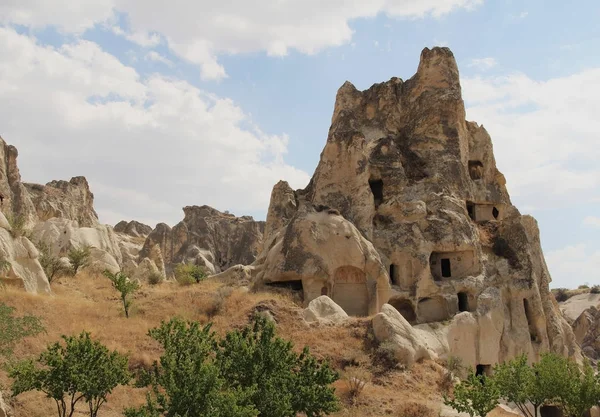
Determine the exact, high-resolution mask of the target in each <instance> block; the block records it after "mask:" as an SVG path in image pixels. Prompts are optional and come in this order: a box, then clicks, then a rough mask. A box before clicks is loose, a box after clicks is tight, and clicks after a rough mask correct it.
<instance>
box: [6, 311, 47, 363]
mask: <svg viewBox="0 0 600 417" xmlns="http://www.w3.org/2000/svg"><path fill="white" fill-rule="evenodd" d="M14 312H15V309H14V308H13V307H9V306H7V305H6V304H3V303H0V359H2V358H10V357H11V356H12V354H13V349H14V347H15V345H16V344H17V342H19V341H20V340H21V339H23V338H25V337H28V336H35V335H36V334H39V333H41V332H43V331H44V326H43V325H42V322H41V321H40V319H39V317H36V316H30V315H26V316H22V317H15V316H14Z"/></svg>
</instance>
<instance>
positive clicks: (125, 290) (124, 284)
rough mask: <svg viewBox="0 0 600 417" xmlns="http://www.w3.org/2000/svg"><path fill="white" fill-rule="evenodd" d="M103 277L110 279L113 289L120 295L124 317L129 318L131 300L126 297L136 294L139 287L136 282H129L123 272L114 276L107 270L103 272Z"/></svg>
mask: <svg viewBox="0 0 600 417" xmlns="http://www.w3.org/2000/svg"><path fill="white" fill-rule="evenodd" d="M104 276H105V277H107V278H108V279H110V281H111V282H112V284H113V288H114V289H115V290H117V291H119V293H120V294H121V302H122V303H123V309H124V310H125V317H126V318H129V307H131V300H130V299H129V298H128V296H129V295H130V294H133V293H134V292H136V291H137V290H138V289H139V288H140V286H139V285H138V283H137V282H134V281H131V280H130V279H129V277H128V276H127V275H125V274H124V273H123V272H117V273H116V274H113V273H112V272H110V271H109V270H105V271H104Z"/></svg>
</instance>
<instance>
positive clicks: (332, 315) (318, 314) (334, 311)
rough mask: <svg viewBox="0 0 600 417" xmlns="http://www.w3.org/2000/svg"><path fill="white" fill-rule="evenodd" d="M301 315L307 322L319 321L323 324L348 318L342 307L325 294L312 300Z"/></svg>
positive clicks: (336, 322) (339, 321)
mask: <svg viewBox="0 0 600 417" xmlns="http://www.w3.org/2000/svg"><path fill="white" fill-rule="evenodd" d="M302 316H303V317H304V320H306V321H307V322H309V323H314V322H319V323H323V324H339V323H342V322H343V321H344V320H346V319H347V318H348V314H347V313H346V312H345V311H344V309H343V308H342V307H340V306H339V305H337V304H336V303H334V302H333V300H332V299H331V298H329V297H327V296H326V295H322V296H320V297H317V298H315V299H314V300H312V301H311V302H310V303H309V304H308V307H307V308H306V309H304V311H303V313H302Z"/></svg>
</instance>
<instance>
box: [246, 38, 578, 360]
mask: <svg viewBox="0 0 600 417" xmlns="http://www.w3.org/2000/svg"><path fill="white" fill-rule="evenodd" d="M505 183H506V181H505V179H504V176H503V175H502V174H501V173H500V172H499V171H498V169H497V168H496V163H495V159H494V154H493V147H492V142H491V139H490V136H489V135H488V133H487V132H486V130H485V129H484V128H483V127H482V126H479V125H478V124H476V123H473V122H467V121H466V120H465V108H464V103H463V101H462V97H461V87H460V82H459V76H458V68H457V66H456V62H455V60H454V56H453V55H452V52H450V50H449V49H448V48H433V49H431V50H430V49H427V48H426V49H425V50H423V52H422V54H421V61H420V64H419V68H418V70H417V73H416V74H415V75H414V76H413V77H412V78H410V79H409V80H407V81H403V80H401V79H399V78H392V79H391V80H390V81H388V82H384V83H381V84H375V85H373V86H372V87H371V88H370V89H368V90H366V91H362V92H361V91H358V90H357V89H356V88H355V87H354V86H353V85H352V84H350V83H349V82H346V83H345V84H344V85H343V86H342V87H341V88H340V89H339V91H338V94H337V97H336V104H335V108H334V113H333V117H332V124H331V128H330V130H329V136H328V138H327V143H326V145H325V148H324V150H323V152H322V153H321V159H320V162H319V165H318V166H317V169H316V170H315V173H314V175H313V177H312V179H311V181H310V183H309V184H308V186H307V187H306V188H305V189H304V190H296V191H293V190H291V188H290V187H289V185H287V183H285V182H279V183H278V184H277V185H276V186H275V187H274V189H273V193H272V195H271V203H270V207H269V211H268V216H267V224H266V226H265V230H266V232H265V239H264V249H263V252H262V254H261V256H260V257H259V259H257V261H256V262H255V263H254V267H255V269H254V271H255V280H256V283H257V284H271V285H273V284H276V285H284V284H286V283H287V284H289V285H293V286H295V287H301V288H302V290H303V294H304V300H305V303H308V302H310V301H311V300H313V299H315V298H316V297H318V296H320V295H322V294H327V295H328V296H330V297H331V298H332V299H333V300H334V301H335V302H336V303H338V304H339V305H340V306H342V307H343V308H344V309H345V310H346V312H348V313H349V314H351V315H364V314H375V313H377V312H378V311H379V310H380V308H381V306H382V305H383V304H384V303H386V302H388V303H389V304H391V305H392V306H394V308H396V309H397V310H398V311H399V312H400V313H401V314H402V315H403V316H404V317H405V318H406V319H407V322H410V323H414V324H420V326H419V327H421V326H424V329H425V328H426V327H428V326H426V325H425V323H441V324H440V325H438V326H436V330H435V332H433V333H432V337H433V338H437V340H438V342H439V343H438V348H439V349H441V351H440V352H439V354H442V355H446V354H452V355H456V354H459V353H461V352H462V353H463V356H465V361H466V364H467V365H471V366H474V365H477V364H493V363H495V362H497V361H503V360H506V359H510V358H511V357H513V356H515V355H518V354H520V353H527V354H528V355H529V356H530V358H531V359H532V360H535V359H537V358H538V357H539V354H540V353H541V352H544V351H548V350H551V351H554V352H557V353H561V354H565V355H571V356H578V355H579V354H580V352H579V349H578V347H577V344H576V342H575V337H574V335H573V332H572V330H571V328H570V327H569V325H568V323H567V322H566V321H565V320H564V319H563V318H562V316H561V315H560V313H559V311H558V307H557V305H556V303H555V301H554V299H553V297H552V295H551V294H550V291H549V286H548V284H549V282H550V274H549V273H548V269H547V267H546V263H545V260H544V256H543V253H542V250H541V246H540V241H539V230H538V227H537V223H536V221H535V220H534V219H533V218H532V217H530V216H522V215H521V214H520V213H519V211H518V210H517V209H516V207H514V206H513V205H512V203H511V201H510V198H509V195H508V192H507V190H506V186H505ZM340 300H351V301H350V302H344V301H340ZM365 304H367V305H368V308H367V309H365V308H364V305H365ZM357 306H360V307H357ZM459 313H462V314H459ZM461 329H463V330H464V332H465V334H464V335H459V333H461ZM455 335H456V337H458V338H459V340H451V339H446V340H441V339H440V338H444V337H446V338H452V337H455ZM436 349H437V348H436Z"/></svg>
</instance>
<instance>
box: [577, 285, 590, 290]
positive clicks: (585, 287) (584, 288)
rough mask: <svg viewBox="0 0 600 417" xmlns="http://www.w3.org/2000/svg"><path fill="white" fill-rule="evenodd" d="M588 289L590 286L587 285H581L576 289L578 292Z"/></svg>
mask: <svg viewBox="0 0 600 417" xmlns="http://www.w3.org/2000/svg"><path fill="white" fill-rule="evenodd" d="M589 288H590V286H589V285H587V284H583V285H580V286H579V287H577V289H578V290H587V289H589Z"/></svg>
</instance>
